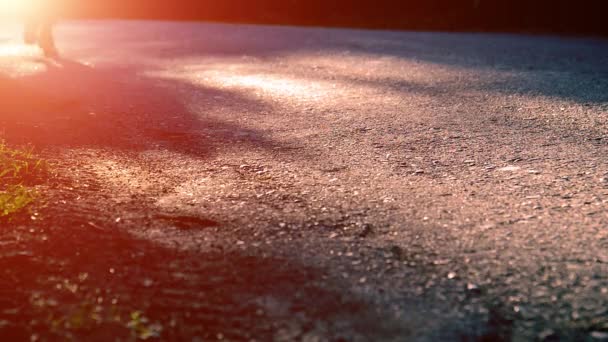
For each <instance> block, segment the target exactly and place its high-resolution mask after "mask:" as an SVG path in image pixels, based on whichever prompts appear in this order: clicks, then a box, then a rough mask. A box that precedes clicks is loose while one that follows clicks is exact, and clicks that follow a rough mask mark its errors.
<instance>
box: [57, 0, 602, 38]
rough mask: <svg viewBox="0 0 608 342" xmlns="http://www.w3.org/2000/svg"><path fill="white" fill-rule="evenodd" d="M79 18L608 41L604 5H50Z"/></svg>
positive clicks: (71, 1)
mask: <svg viewBox="0 0 608 342" xmlns="http://www.w3.org/2000/svg"><path fill="white" fill-rule="evenodd" d="M55 1H62V2H64V3H63V6H64V13H65V14H66V15H68V16H70V17H77V18H83V17H85V18H130V19H171V20H209V21H222V22H239V23H263V24H283V25H312V26H342V27H365V28H381V29H408V30H442V31H446V30H447V31H508V32H551V33H570V34H601V35H608V21H607V20H606V16H607V14H608V11H606V7H608V1H606V0H579V1H573V0H173V1H160V0H103V1H101V0H97V1H80V0H55Z"/></svg>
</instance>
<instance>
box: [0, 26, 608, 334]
mask: <svg viewBox="0 0 608 342" xmlns="http://www.w3.org/2000/svg"><path fill="white" fill-rule="evenodd" d="M20 37H21V36H20V32H19V28H18V27H16V26H11V25H8V24H7V25H5V26H4V27H3V29H2V31H1V34H0V74H1V75H0V95H1V96H2V97H1V98H2V100H1V101H2V105H3V109H2V113H1V116H0V121H1V123H2V127H3V132H2V136H3V137H4V139H5V140H6V141H7V142H8V143H10V144H11V145H13V146H16V145H21V144H32V145H33V146H35V147H36V151H37V153H38V154H39V155H40V156H41V157H43V158H44V159H46V160H48V161H49V163H50V164H51V166H52V170H53V176H52V177H51V178H50V179H49V180H47V181H45V182H41V183H40V184H38V186H37V187H38V191H39V193H40V194H41V197H42V199H41V200H40V202H39V203H38V204H37V205H35V206H34V208H32V210H31V211H30V212H29V213H27V215H22V217H19V218H16V219H14V220H13V221H11V222H5V223H3V226H4V228H3V230H2V232H1V233H0V240H1V244H2V246H3V247H2V250H3V251H2V255H1V256H0V266H1V268H0V269H1V272H2V277H1V278H2V280H0V289H1V290H0V307H1V310H0V329H4V330H3V331H4V334H5V336H13V337H15V338H29V337H30V336H31V335H32V334H34V337H35V338H38V339H43V340H44V339H47V338H53V337H60V338H69V337H72V338H78V339H99V340H103V339H107V338H109V337H111V336H113V337H115V336H123V337H125V338H129V337H130V338H147V337H150V338H154V337H160V338H162V339H164V340H197V339H198V340H201V341H207V340H220V339H224V340H258V341H263V340H275V341H291V340H303V341H339V340H346V341H380V340H382V341H385V340H386V341H404V340H420V341H430V340H459V339H464V340H476V339H480V340H483V339H485V340H531V339H540V340H557V339H561V340H582V339H587V340H606V339H608V311H607V308H608V211H607V210H606V209H607V206H608V153H607V152H608V43H607V41H605V40H602V39H595V38H560V37H550V36H524V35H508V34H448V33H425V32H385V31H376V32H374V31H358V30H335V29H316V28H310V29H308V28H291V27H264V26H245V25H221V24H205V23H169V22H135V21H133V22H127V21H124V22H123V21H107V22H104V21H99V22H66V23H62V24H61V25H59V26H58V28H57V44H58V47H59V49H60V51H61V54H62V58H60V59H57V60H47V59H44V58H41V57H40V56H39V52H38V51H36V49H34V48H32V47H26V46H23V45H22V44H21V42H20V41H19V39H20Z"/></svg>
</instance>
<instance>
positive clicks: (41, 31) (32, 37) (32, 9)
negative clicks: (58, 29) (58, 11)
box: [24, 0, 58, 58]
mask: <svg viewBox="0 0 608 342" xmlns="http://www.w3.org/2000/svg"><path fill="white" fill-rule="evenodd" d="M28 7H29V8H28V10H27V14H26V19H25V29H24V40H25V43H27V44H38V46H40V48H41V49H42V51H43V52H44V55H45V56H47V57H51V58H52V57H57V55H58V53H57V48H56V47H55V39H54V38H53V24H54V22H55V15H54V13H55V8H53V6H52V0H32V1H30V3H29V6H28Z"/></svg>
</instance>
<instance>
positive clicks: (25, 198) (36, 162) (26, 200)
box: [0, 141, 48, 217]
mask: <svg viewBox="0 0 608 342" xmlns="http://www.w3.org/2000/svg"><path fill="white" fill-rule="evenodd" d="M47 172H48V167H47V164H46V163H45V162H44V161H43V160H41V159H38V158H36V156H35V155H34V153H33V151H32V149H31V148H21V149H14V148H11V147H9V146H7V145H6V144H5V143H4V142H2V141H0V217H7V216H10V215H12V214H14V213H16V212H18V211H20V210H22V209H24V208H25V207H27V206H28V205H30V204H31V203H32V202H34V200H35V199H36V197H37V193H36V191H35V190H34V189H33V188H32V186H33V185H35V184H37V183H39V182H40V180H42V179H44V177H45V176H46V174H47Z"/></svg>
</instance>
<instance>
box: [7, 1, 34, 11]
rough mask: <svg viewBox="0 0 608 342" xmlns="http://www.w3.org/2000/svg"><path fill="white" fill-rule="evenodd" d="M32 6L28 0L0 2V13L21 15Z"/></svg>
mask: <svg viewBox="0 0 608 342" xmlns="http://www.w3.org/2000/svg"><path fill="white" fill-rule="evenodd" d="M32 6H33V5H32V1H28V0H0V13H2V14H21V13H23V12H24V11H26V10H27V9H28V8H30V7H32Z"/></svg>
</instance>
